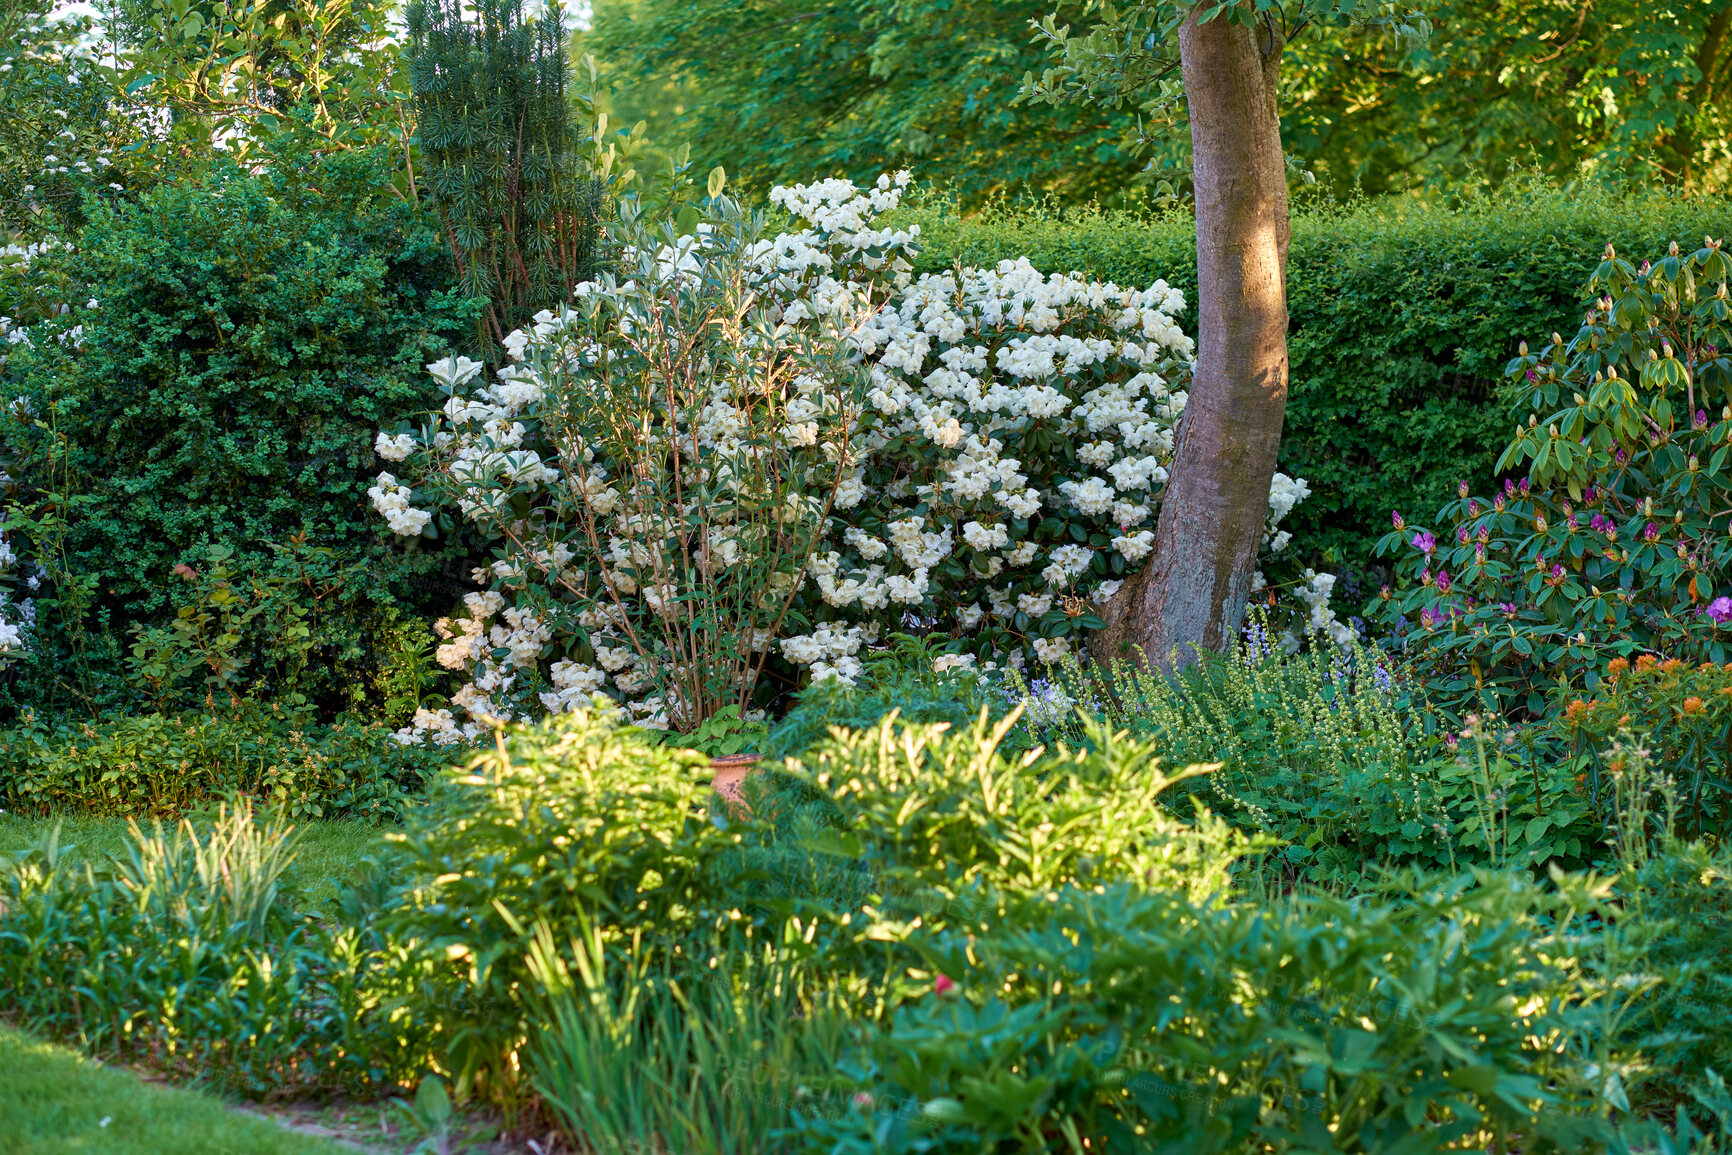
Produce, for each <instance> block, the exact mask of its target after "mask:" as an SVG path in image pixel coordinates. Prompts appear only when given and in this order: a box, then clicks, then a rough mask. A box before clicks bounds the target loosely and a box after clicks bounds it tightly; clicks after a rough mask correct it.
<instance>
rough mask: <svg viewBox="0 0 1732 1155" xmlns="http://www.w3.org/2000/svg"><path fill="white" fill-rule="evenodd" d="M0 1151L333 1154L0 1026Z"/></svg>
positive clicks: (32, 1154)
mask: <svg viewBox="0 0 1732 1155" xmlns="http://www.w3.org/2000/svg"><path fill="white" fill-rule="evenodd" d="M0 1072H3V1073H0V1147H3V1148H4V1149H5V1150H6V1151H7V1152H9V1153H10V1155H48V1153H50V1152H55V1153H58V1152H62V1151H90V1152H96V1153H100V1155H134V1153H136V1155H165V1153H172V1155H203V1153H205V1152H210V1153H211V1155H216V1153H218V1152H222V1153H224V1155H228V1153H234V1155H336V1153H337V1152H341V1151H353V1150H354V1148H352V1147H346V1146H338V1145H336V1144H333V1143H327V1142H325V1141H324V1140H322V1139H315V1138H312V1137H310V1136H305V1135H297V1134H294V1133H293V1132H290V1131H285V1130H284V1129H283V1128H281V1127H279V1126H277V1125H276V1124H275V1123H271V1122H267V1121H265V1120H263V1119H256V1118H253V1117H252V1116H249V1115H241V1114H237V1113H236V1112H234V1111H231V1110H229V1109H228V1108H227V1107H225V1106H224V1105H223V1104H222V1101H221V1100H219V1099H214V1098H212V1097H211V1096H209V1095H203V1094H199V1093H198V1092H196V1091H183V1090H177V1089H175V1088H171V1087H159V1086H156V1085H154V1084H151V1083H145V1082H142V1081H140V1080H139V1079H137V1078H135V1077H134V1076H132V1075H129V1074H127V1073H126V1072H124V1071H117V1070H109V1069H108V1068H105V1067H102V1066H100V1065H98V1064H96V1063H92V1062H90V1061H89V1060H87V1059H82V1058H80V1057H79V1056H78V1055H77V1054H76V1053H74V1052H72V1051H69V1050H67V1049H66V1048H65V1047H57V1046H54V1045H53V1044H51V1043H44V1042H41V1041H39V1040H37V1039H35V1038H32V1037H31V1036H29V1035H26V1034H24V1033H22V1032H19V1031H15V1030H13V1029H12V1028H10V1027H6V1026H0Z"/></svg>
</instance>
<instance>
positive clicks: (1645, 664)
mask: <svg viewBox="0 0 1732 1155" xmlns="http://www.w3.org/2000/svg"><path fill="white" fill-rule="evenodd" d="M1659 660H1660V659H1658V658H1656V657H1655V656H1654V655H1653V654H1643V655H1642V656H1641V657H1639V658H1637V659H1636V670H1637V672H1638V673H1640V672H1641V671H1643V670H1651V669H1653V668H1654V664H1655V663H1656V662H1658V661H1659Z"/></svg>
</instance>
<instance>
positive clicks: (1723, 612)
mask: <svg viewBox="0 0 1732 1155" xmlns="http://www.w3.org/2000/svg"><path fill="white" fill-rule="evenodd" d="M1702 612H1703V613H1705V614H1707V615H1708V616H1709V617H1710V618H1712V619H1713V620H1714V622H1715V624H1717V625H1722V626H1723V625H1725V624H1726V623H1727V622H1732V598H1728V597H1719V598H1715V599H1714V600H1713V601H1711V602H1709V603H1708V605H1707V607H1706V608H1704V609H1703V611H1702Z"/></svg>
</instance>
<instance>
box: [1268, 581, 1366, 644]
mask: <svg viewBox="0 0 1732 1155" xmlns="http://www.w3.org/2000/svg"><path fill="white" fill-rule="evenodd" d="M1334 589H1335V575H1334V574H1330V573H1323V574H1320V573H1317V572H1316V571H1315V570H1310V569H1307V570H1306V571H1305V573H1304V575H1303V576H1302V577H1301V578H1300V581H1299V584H1298V585H1297V586H1296V587H1295V588H1294V592H1295V593H1296V594H1297V595H1298V597H1299V600H1300V601H1301V602H1303V603H1304V605H1305V618H1304V620H1303V621H1301V622H1299V623H1297V624H1296V626H1295V628H1293V629H1289V630H1288V631H1287V632H1286V633H1285V634H1284V635H1282V639H1281V641H1282V645H1283V646H1284V647H1285V648H1286V650H1287V652H1288V653H1290V654H1296V653H1298V652H1299V635H1298V633H1297V632H1296V630H1298V629H1302V630H1303V631H1304V634H1305V636H1306V637H1308V638H1309V637H1312V636H1313V635H1317V634H1321V635H1322V636H1324V637H1326V638H1328V639H1329V640H1330V641H1331V642H1333V643H1334V644H1335V645H1337V646H1346V645H1349V644H1351V643H1352V641H1353V637H1354V634H1353V627H1352V626H1349V625H1347V624H1346V623H1345V622H1341V621H1338V620H1336V617H1335V611H1334V610H1332V609H1330V608H1329V595H1330V594H1331V593H1332V592H1333V591H1334Z"/></svg>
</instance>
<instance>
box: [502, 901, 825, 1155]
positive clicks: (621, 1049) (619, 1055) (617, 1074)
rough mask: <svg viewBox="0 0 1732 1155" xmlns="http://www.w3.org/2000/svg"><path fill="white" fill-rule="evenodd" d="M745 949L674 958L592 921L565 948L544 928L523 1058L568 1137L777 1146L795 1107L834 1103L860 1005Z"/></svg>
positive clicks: (533, 958) (638, 1146)
mask: <svg viewBox="0 0 1732 1155" xmlns="http://www.w3.org/2000/svg"><path fill="white" fill-rule="evenodd" d="M743 946H744V944H743V943H741V942H739V941H738V940H737V939H736V940H734V941H728V940H724V941H723V942H722V943H720V944H717V945H716V947H715V950H716V952H717V953H716V955H714V956H712V957H711V958H708V959H703V958H691V959H682V960H672V961H670V960H668V959H666V958H665V957H663V956H661V955H660V953H659V952H658V950H657V948H656V947H655V946H653V945H651V944H650V943H648V942H646V941H644V940H640V939H637V938H634V939H632V940H631V941H629V942H619V941H615V942H613V943H608V942H606V941H605V940H604V938H603V936H602V935H601V934H600V933H598V932H597V931H595V930H594V929H593V928H590V929H589V930H588V932H587V933H583V934H579V935H576V936H573V937H572V938H571V939H570V941H569V944H568V945H567V946H564V947H556V945H555V942H554V940H553V937H552V935H551V934H550V933H548V931H547V928H546V927H545V926H543V927H542V928H541V933H538V935H537V937H536V940H535V942H534V943H533V944H532V946H531V948H530V952H531V953H530V968H531V971H532V973H533V974H534V976H535V979H536V994H535V996H534V1006H535V1010H534V1015H533V1018H534V1020H535V1022H537V1023H538V1024H540V1027H539V1029H538V1030H537V1031H536V1033H535V1034H534V1035H533V1036H532V1038H531V1041H530V1045H529V1048H528V1051H529V1058H528V1062H529V1069H530V1072H531V1078H532V1079H533V1081H534V1085H535V1088H536V1091H537V1093H538V1094H539V1095H540V1096H541V1097H542V1099H543V1101H544V1102H545V1104H546V1105H547V1108H548V1109H549V1110H550V1111H551V1112H552V1113H553V1115H554V1117H555V1118H557V1119H558V1120H559V1121H560V1122H561V1123H562V1124H563V1126H564V1128H565V1131H566V1133H567V1134H569V1135H573V1136H582V1137H583V1141H584V1142H585V1143H586V1144H587V1145H588V1146H589V1147H590V1148H591V1149H593V1150H595V1151H620V1152H627V1151H658V1150H666V1151H713V1152H728V1153H737V1155H746V1153H748V1152H762V1151H766V1150H773V1149H776V1147H777V1146H778V1145H777V1144H775V1143H774V1142H773V1140H772V1139H771V1136H772V1135H773V1134H774V1133H775V1132H777V1131H779V1130H781V1129H783V1128H785V1127H787V1126H788V1124H789V1123H790V1122H791V1115H792V1112H793V1111H794V1110H796V1109H801V1110H811V1109H812V1108H813V1107H814V1106H816V1105H819V1104H823V1105H825V1106H829V1107H831V1108H832V1109H834V1107H835V1103H834V1102H833V1099H834V1095H835V1092H834V1090H832V1089H831V1086H830V1085H831V1084H833V1083H835V1082H836V1081H837V1080H836V1078H835V1070H836V1060H837V1057H838V1056H839V1055H840V1053H841V1052H842V1050H843V1045H844V1041H845V1035H846V1029H847V1022H848V1017H849V1012H850V1011H851V1010H852V1009H853V1008H852V1007H850V1006H849V1004H848V1002H847V1001H845V999H844V998H843V997H842V994H841V992H840V990H839V989H838V987H839V984H838V983H837V982H835V981H834V980H831V981H824V979H823V978H822V976H821V974H819V968H818V967H817V966H815V965H813V964H812V963H811V962H810V961H805V962H802V961H801V960H800V959H799V958H798V956H795V957H794V958H792V959H790V958H787V957H784V956H783V955H782V954H781V953H779V952H777V951H775V950H772V949H761V950H760V951H751V950H742V949H740V948H742V947H743ZM730 947H732V948H734V950H732V951H731V950H729V948H730ZM736 952H737V953H736ZM724 960H725V961H726V964H727V965H725V966H724V965H721V964H722V963H723V961H724Z"/></svg>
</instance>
